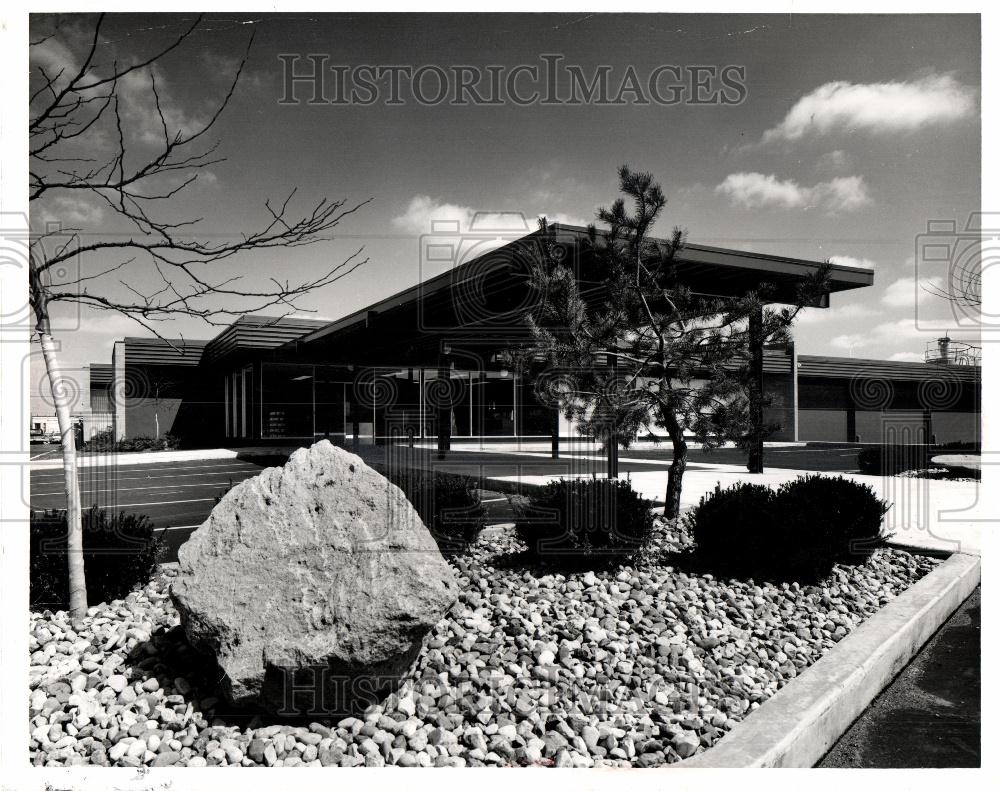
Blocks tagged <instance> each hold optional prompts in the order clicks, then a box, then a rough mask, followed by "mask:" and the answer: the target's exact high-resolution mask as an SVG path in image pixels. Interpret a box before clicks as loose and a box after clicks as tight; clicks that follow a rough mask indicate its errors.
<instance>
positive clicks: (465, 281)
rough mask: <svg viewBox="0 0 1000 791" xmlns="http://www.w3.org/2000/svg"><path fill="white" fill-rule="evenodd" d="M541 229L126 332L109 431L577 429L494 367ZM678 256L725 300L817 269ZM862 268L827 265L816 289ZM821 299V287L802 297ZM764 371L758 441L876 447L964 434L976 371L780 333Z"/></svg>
mask: <svg viewBox="0 0 1000 791" xmlns="http://www.w3.org/2000/svg"><path fill="white" fill-rule="evenodd" d="M549 233H550V234H551V236H550V237H548V238H547V239H546V241H547V242H552V243H555V244H557V245H559V246H560V248H561V249H562V251H563V254H564V260H565V261H566V262H567V264H568V265H570V266H572V267H574V271H575V272H576V273H577V277H578V281H579V282H580V283H581V291H582V293H583V295H584V297H585V298H587V299H593V300H599V299H600V298H601V289H602V284H601V282H600V281H599V279H596V278H591V277H589V274H590V269H591V267H592V264H593V254H592V253H591V252H588V250H589V247H588V245H586V244H585V243H584V240H585V238H586V234H587V231H586V229H584V228H578V227H573V226H563V225H555V226H550V231H549ZM540 234H541V232H540V231H536V232H534V233H530V234H527V235H525V236H522V237H520V238H518V239H514V240H512V241H509V242H507V243H506V244H502V245H501V246H499V247H496V248H495V249H491V250H489V251H487V252H485V253H482V254H480V255H475V256H471V257H469V258H468V260H465V261H462V262H460V263H458V264H457V265H456V266H453V267H452V268H450V269H448V270H447V271H445V272H443V273H441V274H438V275H436V276H434V277H430V278H428V279H426V280H424V281H423V282H421V283H418V284H417V285H415V286H412V287H410V288H408V289H404V290H403V291H400V292H399V293H396V294H393V295H392V296H390V297H387V298H385V299H383V300H380V301H378V302H376V303H374V304H372V305H370V306H367V307H366V308H364V309H362V310H358V311H355V312H353V313H351V314H350V315H347V316H345V317H343V318H340V319H337V320H336V321H321V320H315V319H303V318H294V317H282V318H275V317H267V316H257V315H248V316H244V317H241V318H239V319H237V320H236V321H234V322H233V323H232V324H231V325H229V326H228V327H226V328H224V329H223V330H222V331H221V332H220V333H219V334H218V335H216V336H215V337H214V338H212V339H211V340H208V341H192V340H180V339H177V340H170V339H167V340H163V339H158V338H125V339H123V340H121V341H119V342H117V343H116V344H115V346H114V353H113V358H112V364H111V369H112V372H111V376H112V379H113V382H112V384H111V386H110V388H109V393H110V396H109V400H110V408H111V411H112V412H113V414H114V432H115V435H116V436H117V437H120V438H124V437H135V436H140V435H147V436H155V435H156V434H160V435H162V434H165V433H168V432H169V433H172V434H174V435H177V436H178V437H180V438H181V440H182V442H183V443H184V444H185V445H188V446H208V445H219V444H226V445H240V444H255V445H260V444H267V443H271V442H273V443H276V444H288V443H289V442H290V441H292V442H300V443H310V442H312V441H314V440H315V439H318V438H322V437H329V438H331V439H333V440H335V441H339V442H343V443H347V444H352V443H356V442H360V443H371V442H382V441H394V440H400V439H409V438H413V439H431V438H437V439H438V441H439V446H441V445H442V443H443V446H445V447H446V446H447V444H448V442H450V440H451V439H452V438H454V439H461V438H469V439H472V438H482V439H491V440H495V439H502V438H529V437H530V438H545V437H551V436H553V435H556V436H558V435H560V434H561V435H564V436H568V435H570V434H571V433H572V432H573V431H574V427H573V426H571V425H569V424H568V423H567V421H566V420H565V418H563V417H561V416H559V415H557V414H556V412H555V410H553V409H552V408H550V407H548V406H545V405H543V404H540V403H539V402H538V400H537V399H536V398H535V394H534V390H533V387H532V384H531V383H530V382H526V381H524V380H523V378H522V377H521V376H519V375H518V374H517V373H516V372H514V371H511V370H508V369H507V368H506V367H505V364H504V362H503V360H504V352H505V350H507V349H509V348H510V347H511V346H513V345H516V344H518V343H523V342H525V341H527V340H529V339H530V333H529V331H528V328H527V326H526V324H525V322H524V316H525V314H526V313H527V312H528V311H530V310H531V309H532V307H533V305H534V300H536V299H537V298H538V295H537V294H536V293H535V292H534V291H533V290H532V288H531V287H530V284H529V282H528V274H529V272H530V269H531V264H532V262H533V261H534V260H536V259H535V256H536V255H537V253H538V251H539V244H540V242H541V238H540ZM440 244H442V245H446V244H447V243H446V242H443V241H442V242H440ZM429 252H430V251H425V254H429ZM440 254H441V256H442V258H443V259H444V260H454V259H455V258H456V257H457V256H456V253H455V251H454V250H451V251H449V250H447V249H446V250H443V251H440ZM449 255H450V256H451V259H449ZM675 260H676V262H677V271H678V276H679V278H680V279H681V280H682V281H683V282H684V283H685V284H686V285H687V286H689V287H690V288H691V289H692V290H693V291H695V292H697V293H700V294H705V295H710V296H717V297H735V296H738V295H740V294H743V293H745V292H746V291H748V290H750V289H755V288H757V287H758V286H759V285H760V284H761V283H762V282H768V283H770V284H772V286H773V288H774V293H773V301H775V302H782V301H789V300H790V299H791V295H792V293H793V292H794V289H795V288H796V286H797V284H798V283H799V282H801V281H802V280H803V279H804V278H806V277H808V276H809V275H811V274H812V273H814V272H815V271H816V270H817V269H818V268H819V267H820V266H822V265H823V264H822V263H821V262H819V261H808V260H803V259H793V258H787V257H783V256H771V255H765V254H761V253H750V252H745V251H739V250H731V249H723V248H717V247H706V246H702V245H696V244H688V245H685V247H684V248H683V249H682V250H681V252H680V253H679V254H678V256H677V257H676V259H675ZM873 277H874V275H873V272H872V271H871V270H870V269H863V268H856V267H849V266H836V265H835V266H832V267H831V268H830V291H831V293H833V292H840V291H846V290H849V289H855V288H863V287H866V286H869V285H871V284H872V282H873ZM827 307H829V295H827V296H825V297H824V298H822V299H821V300H819V301H818V302H817V304H815V305H814V306H811V307H810V308H809V309H826V308H827ZM91 370H92V371H97V372H99V373H100V375H101V376H104V369H101V368H98V369H94V368H92V369H91ZM763 376H764V386H765V394H766V396H767V405H766V407H765V420H766V421H767V422H769V423H773V424H775V425H777V426H779V428H778V430H777V432H776V433H775V434H773V435H772V437H771V438H772V439H778V440H826V441H862V442H880V441H883V439H884V438H885V437H886V432H887V431H889V432H890V433H891V432H895V431H896V430H897V429H898V430H899V431H902V432H903V433H902V434H900V436H901V437H902V436H903V435H905V436H906V437H910V438H911V439H908V440H905V441H921V442H927V441H931V439H932V438H936V440H937V441H938V442H947V441H953V440H965V441H973V440H976V439H978V436H979V417H978V414H979V396H978V393H979V382H980V377H979V368H978V367H977V366H968V365H966V366H963V365H948V364H943V363H942V362H941V361H938V363H937V364H932V363H896V362H886V361H877V360H854V359H844V358H834V357H816V356H807V355H801V356H799V355H797V354H796V351H795V348H794V345H789V346H788V347H787V348H766V349H765V350H764V374H763ZM94 384H95V383H94V382H92V386H93V385H94ZM92 398H93V397H92ZM893 426H895V427H896V428H892V427H893Z"/></svg>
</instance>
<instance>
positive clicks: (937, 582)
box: [672, 554, 980, 769]
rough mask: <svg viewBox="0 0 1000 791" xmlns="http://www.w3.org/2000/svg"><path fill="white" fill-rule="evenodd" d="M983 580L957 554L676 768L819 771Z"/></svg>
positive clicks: (973, 559)
mask: <svg viewBox="0 0 1000 791" xmlns="http://www.w3.org/2000/svg"><path fill="white" fill-rule="evenodd" d="M979 580H980V560H979V557H978V556H977V555H965V554H954V555H952V556H951V557H949V558H948V559H947V560H946V561H944V562H943V563H942V564H941V565H940V566H938V567H937V568H936V569H934V570H933V571H932V572H931V573H930V574H928V575H927V576H926V577H924V578H923V579H922V580H920V581H919V582H917V584H916V585H914V586H913V587H911V588H910V589H909V590H907V591H905V592H903V593H902V594H900V595H899V596H898V597H897V598H896V599H894V600H893V601H891V602H889V604H887V605H886V606H885V607H884V608H882V610H880V611H879V612H878V613H876V614H875V615H874V616H872V617H871V618H870V619H869V620H867V621H865V622H864V623H863V624H861V626H859V627H858V628H857V629H856V630H855V631H854V632H852V633H851V634H849V635H848V636H847V637H845V638H844V639H843V640H842V641H841V642H839V643H837V645H836V646H834V647H833V648H832V649H831V650H830V651H829V652H828V653H827V654H826V655H825V656H824V657H822V658H821V659H820V660H819V661H818V662H816V663H815V664H814V665H812V666H811V667H809V668H808V669H807V670H806V671H805V672H803V674H802V675H801V676H798V677H796V678H795V679H794V680H792V681H791V682H790V683H788V684H787V685H786V686H785V687H783V688H782V689H781V690H779V691H778V693H777V694H776V695H774V697H772V698H770V699H769V700H768V701H767V702H766V703H764V704H763V705H761V707H760V708H759V709H757V710H756V711H755V712H753V714H751V715H750V716H749V717H747V718H746V719H745V720H744V721H743V722H741V723H740V724H739V726H737V727H736V728H735V729H734V730H732V731H731V732H730V733H729V734H727V735H726V736H725V737H724V738H723V739H722V740H721V741H719V742H718V743H717V744H716V745H715V746H713V747H712V748H710V749H709V750H707V751H706V752H704V753H701V754H700V755H697V756H694V757H693V758H689V759H687V760H685V761H681V762H679V763H676V764H673V765H672V767H676V768H681V769H688V768H690V769H707V768H720V769H721V768H761V767H800V768H808V767H812V766H815V765H816V763H817V762H818V761H819V760H820V759H821V758H822V757H823V756H824V755H825V754H826V753H827V751H828V750H829V749H830V747H831V746H832V745H833V744H834V742H836V740H837V739H838V738H840V736H841V735H842V734H843V733H844V731H845V730H847V728H848V727H850V725H851V723H853V722H854V720H855V719H857V717H858V716H859V715H860V714H861V713H862V712H863V711H864V710H865V708H867V706H868V704H869V703H870V702H871V701H872V700H873V699H874V698H875V696H876V695H878V693H879V692H881V691H882V690H883V689H884V688H885V687H886V686H888V684H889V683H890V682H891V681H892V680H893V679H894V678H895V677H896V675H897V674H898V673H899V671H900V670H902V669H903V668H904V667H905V666H906V665H907V664H908V663H909V662H910V660H911V659H912V658H913V656H914V655H915V654H916V653H917V652H918V651H919V650H920V648H921V647H922V646H923V645H924V643H926V642H927V640H928V639H930V637H931V636H932V635H933V634H934V632H936V631H937V630H938V628H939V627H940V626H941V625H942V624H943V623H944V622H945V621H946V620H948V618H949V617H950V616H951V614H952V613H953V612H954V611H955V610H956V609H957V608H958V606H959V605H960V604H961V603H962V602H963V601H965V599H966V598H967V597H968V596H969V595H970V594H971V593H972V591H973V590H974V589H975V587H976V585H978V584H979Z"/></svg>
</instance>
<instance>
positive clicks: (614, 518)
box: [515, 478, 654, 565]
mask: <svg viewBox="0 0 1000 791" xmlns="http://www.w3.org/2000/svg"><path fill="white" fill-rule="evenodd" d="M651 507H652V503H651V502H650V501H649V500H646V499H645V498H643V497H641V496H640V495H639V494H638V493H637V492H635V491H634V490H633V489H632V486H631V484H630V483H629V482H628V481H623V480H618V479H611V480H608V479H606V478H600V479H598V478H571V479H559V480H556V481H552V482H550V483H548V484H546V485H545V486H543V487H542V488H541V489H539V490H537V491H535V492H533V493H532V494H531V496H530V497H529V498H528V499H527V502H525V503H524V504H523V506H522V507H521V508H520V513H519V514H518V517H517V523H516V527H515V529H516V531H517V535H518V536H519V537H520V538H521V540H522V541H524V543H525V544H526V545H527V548H528V553H529V555H531V556H532V557H534V558H536V559H538V560H549V561H553V562H558V563H579V564H584V565H600V564H603V563H613V562H618V561H620V560H622V559H626V558H628V557H631V556H632V555H634V554H635V553H636V552H638V551H639V550H640V549H642V548H643V546H645V545H646V544H647V542H648V541H649V538H650V537H651V535H652V531H653V525H654V517H653V514H652V512H651V511H650V508H651Z"/></svg>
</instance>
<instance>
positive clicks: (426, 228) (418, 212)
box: [392, 195, 587, 236]
mask: <svg viewBox="0 0 1000 791" xmlns="http://www.w3.org/2000/svg"><path fill="white" fill-rule="evenodd" d="M543 215H544V216H545V217H547V218H548V220H549V222H550V223H553V222H557V223H564V224H566V225H586V224H587V221H586V220H583V219H581V218H580V217H577V216H574V215H571V214H564V213H562V212H537V213H531V212H523V213H522V212H485V211H476V210H475V209H473V208H471V207H469V206H460V205H458V204H455V203H444V202H443V201H440V200H437V199H435V198H432V197H431V196H430V195H415V196H414V197H413V198H412V199H411V200H410V202H409V204H408V205H407V207H406V211H405V212H403V213H402V214H400V215H399V216H398V217H394V218H393V220H392V224H393V225H395V226H396V227H397V228H400V229H402V230H404V231H407V232H409V233H415V234H425V233H432V232H434V233H436V232H440V231H436V230H435V227H436V226H437V227H438V228H441V227H442V226H441V225H440V224H441V223H443V224H444V232H445V233H450V232H452V231H453V230H454V229H457V232H458V233H467V232H469V231H476V232H483V231H487V232H492V231H496V232H497V233H500V234H503V235H505V236H516V235H519V234H525V233H530V232H531V231H534V230H536V229H537V228H538V218H539V217H541V216H543Z"/></svg>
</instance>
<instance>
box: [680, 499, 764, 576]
mask: <svg viewBox="0 0 1000 791" xmlns="http://www.w3.org/2000/svg"><path fill="white" fill-rule="evenodd" d="M774 510H775V508H774V491H773V490H772V489H771V488H769V487H767V486H762V485H760V484H756V483H737V484H735V485H733V486H731V487H729V488H728V489H723V488H722V487H721V486H719V485H718V484H716V486H715V491H713V492H711V493H710V494H708V495H704V496H702V498H701V500H700V501H699V503H698V505H697V506H696V507H695V508H693V509H692V510H690V511H688V512H687V513H686V514H685V515H684V517H683V521H684V523H685V524H686V525H687V526H688V529H689V530H690V532H691V537H692V538H693V539H694V542H695V544H696V545H697V547H698V553H699V555H700V556H701V557H703V558H705V559H707V560H709V561H710V562H711V564H712V567H713V568H714V569H715V570H717V571H719V572H722V573H730V574H741V573H745V572H750V573H753V570H754V569H755V568H759V567H762V565H763V563H762V561H763V560H764V559H766V558H768V557H769V556H770V549H771V547H770V544H771V543H772V542H773V540H774V538H773V533H774V520H775V513H774Z"/></svg>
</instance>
